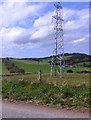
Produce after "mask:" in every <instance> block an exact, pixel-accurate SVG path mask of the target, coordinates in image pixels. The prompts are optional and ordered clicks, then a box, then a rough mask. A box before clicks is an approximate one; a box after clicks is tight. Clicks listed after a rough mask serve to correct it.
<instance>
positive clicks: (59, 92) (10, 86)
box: [2, 73, 90, 108]
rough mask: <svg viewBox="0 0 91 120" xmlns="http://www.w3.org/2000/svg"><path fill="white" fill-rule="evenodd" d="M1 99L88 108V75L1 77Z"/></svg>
mask: <svg viewBox="0 0 91 120" xmlns="http://www.w3.org/2000/svg"><path fill="white" fill-rule="evenodd" d="M2 83H3V84H2V96H3V99H5V98H7V99H12V100H20V101H28V102H29V101H32V102H37V103H40V104H53V105H58V106H71V107H72V106H73V107H86V108H89V101H90V98H89V74H77V73H75V74H65V75H63V78H60V76H57V77H55V76H52V77H50V75H49V74H43V75H42V82H40V81H38V75H37V74H27V75H17V76H3V81H2Z"/></svg>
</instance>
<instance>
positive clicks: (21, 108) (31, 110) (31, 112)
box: [2, 101, 89, 118]
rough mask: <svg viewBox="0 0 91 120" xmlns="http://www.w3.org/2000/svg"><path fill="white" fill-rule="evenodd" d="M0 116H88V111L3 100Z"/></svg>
mask: <svg viewBox="0 0 91 120" xmlns="http://www.w3.org/2000/svg"><path fill="white" fill-rule="evenodd" d="M2 118H89V112H88V111H80V110H78V109H72V110H68V109H66V108H63V109H62V108H54V107H50V106H42V105H34V104H28V103H10V102H6V101H4V102H3V103H2Z"/></svg>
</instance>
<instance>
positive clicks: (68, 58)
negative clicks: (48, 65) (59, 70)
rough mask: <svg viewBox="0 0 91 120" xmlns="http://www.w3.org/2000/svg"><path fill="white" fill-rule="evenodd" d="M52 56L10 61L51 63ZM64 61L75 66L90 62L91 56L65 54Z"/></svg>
mask: <svg viewBox="0 0 91 120" xmlns="http://www.w3.org/2000/svg"><path fill="white" fill-rule="evenodd" d="M51 58H52V56H49V57H43V58H9V59H19V60H33V61H48V62H50V61H51ZM64 59H65V62H66V64H67V65H69V64H70V65H73V64H74V63H79V62H89V61H90V60H91V55H87V54H82V53H65V54H64Z"/></svg>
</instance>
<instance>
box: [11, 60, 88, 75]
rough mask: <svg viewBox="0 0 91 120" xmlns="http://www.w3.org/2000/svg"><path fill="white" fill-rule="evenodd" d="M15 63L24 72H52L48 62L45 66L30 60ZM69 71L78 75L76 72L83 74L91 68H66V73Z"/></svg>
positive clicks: (15, 61)
mask: <svg viewBox="0 0 91 120" xmlns="http://www.w3.org/2000/svg"><path fill="white" fill-rule="evenodd" d="M13 62H14V63H15V65H17V66H18V67H19V68H22V69H23V70H25V72H32V73H36V72H38V71H39V70H40V69H41V70H42V72H44V73H49V72H50V65H48V62H45V61H44V62H43V63H45V64H43V63H42V62H41V63H40V64H38V63H36V64H35V62H34V61H29V60H13ZM33 62H34V63H33ZM30 63H32V64H30ZM68 70H72V71H73V72H74V73H76V72H81V71H90V68H89V67H80V66H77V67H66V68H65V72H67V71H68Z"/></svg>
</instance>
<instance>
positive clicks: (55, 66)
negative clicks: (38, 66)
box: [51, 2, 65, 77]
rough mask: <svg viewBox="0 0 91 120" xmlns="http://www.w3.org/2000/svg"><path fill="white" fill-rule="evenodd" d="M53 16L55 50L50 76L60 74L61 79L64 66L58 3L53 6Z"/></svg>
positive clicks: (60, 16)
mask: <svg viewBox="0 0 91 120" xmlns="http://www.w3.org/2000/svg"><path fill="white" fill-rule="evenodd" d="M54 6H55V14H54V15H53V16H52V19H53V22H54V31H55V37H54V38H55V49H54V51H53V56H52V61H51V76H52V75H53V72H54V74H55V76H56V75H57V74H58V73H60V76H61V77H62V73H63V67H64V66H65V61H64V43H63V18H62V11H63V9H62V6H61V4H60V2H57V3H55V4H54Z"/></svg>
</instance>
